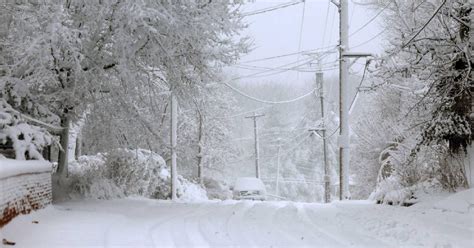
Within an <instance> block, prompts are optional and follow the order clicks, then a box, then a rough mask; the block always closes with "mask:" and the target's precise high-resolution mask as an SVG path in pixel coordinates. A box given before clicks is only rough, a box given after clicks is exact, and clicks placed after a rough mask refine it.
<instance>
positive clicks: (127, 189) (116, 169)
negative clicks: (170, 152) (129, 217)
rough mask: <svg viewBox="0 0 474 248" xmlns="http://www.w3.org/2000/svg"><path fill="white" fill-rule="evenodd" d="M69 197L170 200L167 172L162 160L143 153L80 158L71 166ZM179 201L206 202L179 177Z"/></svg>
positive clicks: (117, 152)
mask: <svg viewBox="0 0 474 248" xmlns="http://www.w3.org/2000/svg"><path fill="white" fill-rule="evenodd" d="M67 188H68V190H69V192H68V194H69V197H72V198H77V197H85V198H95V199H110V198H120V197H125V196H134V195H135V196H143V197H147V198H153V199H168V198H169V197H170V172H169V170H168V167H167V165H166V163H165V161H164V160H163V158H162V157H161V156H160V155H158V154H156V153H153V152H151V151H148V150H144V149H136V150H130V149H116V150H113V151H111V152H109V153H107V154H103V155H102V154H98V155H95V156H81V157H79V159H78V160H77V161H74V162H71V164H70V176H69V180H68V182H67ZM177 195H178V198H179V199H181V200H184V201H193V200H203V199H207V196H206V191H205V190H204V189H203V188H201V187H200V186H199V185H197V184H194V183H192V182H189V181H188V180H186V179H185V178H183V177H182V176H178V184H177Z"/></svg>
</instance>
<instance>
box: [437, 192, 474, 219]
mask: <svg viewBox="0 0 474 248" xmlns="http://www.w3.org/2000/svg"><path fill="white" fill-rule="evenodd" d="M435 208H438V209H442V210H446V211H454V212H460V213H468V212H474V188H473V189H467V190H463V191H461V192H458V193H456V194H454V195H451V196H449V197H447V198H446V199H444V200H442V201H440V202H438V203H437V204H435Z"/></svg>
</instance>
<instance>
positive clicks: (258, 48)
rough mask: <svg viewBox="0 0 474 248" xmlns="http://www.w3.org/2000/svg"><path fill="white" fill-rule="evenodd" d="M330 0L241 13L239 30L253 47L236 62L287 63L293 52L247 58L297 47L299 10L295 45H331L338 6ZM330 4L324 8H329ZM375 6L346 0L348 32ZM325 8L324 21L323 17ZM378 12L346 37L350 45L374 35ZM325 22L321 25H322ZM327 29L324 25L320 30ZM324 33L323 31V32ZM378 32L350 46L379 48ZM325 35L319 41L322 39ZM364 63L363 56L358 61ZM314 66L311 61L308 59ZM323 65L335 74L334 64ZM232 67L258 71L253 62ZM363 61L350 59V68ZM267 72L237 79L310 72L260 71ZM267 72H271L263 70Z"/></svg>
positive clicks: (265, 1)
mask: <svg viewBox="0 0 474 248" xmlns="http://www.w3.org/2000/svg"><path fill="white" fill-rule="evenodd" d="M288 2H290V1H289V0H286V1H270V0H256V1H255V2H250V3H247V4H245V5H244V6H243V7H242V12H243V13H245V12H251V11H255V10H260V9H265V8H268V7H273V6H276V5H280V4H282V3H288ZM329 2H330V0H306V3H305V4H303V3H301V4H297V5H293V6H289V7H286V8H281V9H278V10H275V11H269V12H265V13H261V14H257V15H251V16H246V17H245V18H244V21H245V22H246V23H248V24H249V27H248V28H247V30H245V32H244V34H245V35H248V36H249V37H250V38H251V39H252V40H253V46H252V47H253V50H252V51H251V52H250V53H249V54H247V55H245V56H243V57H242V59H241V60H240V63H241V64H244V65H251V66H260V67H278V66H282V65H285V64H288V63H292V62H296V61H297V60H298V56H296V55H295V56H288V57H282V58H277V59H272V60H264V61H259V62H252V63H249V62H247V61H251V60H255V59H260V58H266V57H271V56H277V55H281V54H288V53H295V52H298V51H299V49H298V48H299V42H300V30H301V22H302V14H303V6H304V7H305V10H304V12H305V13H304V21H303V29H302V39H301V48H300V51H304V50H312V49H318V48H321V47H327V46H329V45H334V46H335V45H336V44H337V43H338V37H339V21H338V20H339V17H338V13H337V8H336V6H334V4H332V3H329ZM328 5H329V12H327V10H328ZM378 11H379V10H373V9H370V8H369V7H368V6H364V5H358V4H354V2H353V1H350V2H349V21H350V22H349V25H350V27H349V34H351V33H353V32H354V31H356V30H358V29H359V28H360V27H362V26H363V25H364V24H366V23H367V22H369V21H370V19H372V18H373V17H374V16H375V15H377V13H378ZM326 13H327V15H328V16H327V22H326ZM381 18H382V17H381V15H380V16H379V17H377V18H376V19H375V20H373V21H372V22H371V23H370V24H368V25H367V26H366V27H365V28H363V29H361V30H360V31H358V32H357V33H356V34H354V35H352V36H350V37H349V44H350V46H351V47H352V46H355V45H359V44H361V43H364V42H365V41H367V40H370V39H371V38H373V37H375V36H377V35H378V34H379V33H380V32H381V30H382V29H381V27H380V25H379V24H378V23H379V22H380V20H381ZM325 24H326V27H325ZM325 29H326V31H325ZM324 33H325V35H324V37H323V34H324ZM382 37H383V35H379V36H377V37H376V38H375V39H373V40H371V41H370V42H367V43H366V44H364V45H362V46H360V47H357V48H355V49H354V51H364V52H371V53H379V52H380V51H381V50H382V49H381V45H380V43H381V38H382ZM323 39H324V42H323ZM336 56H337V53H334V54H332V55H331V56H330V57H328V58H326V59H325V60H324V61H323V63H327V62H331V61H335V60H336V58H337V57H336ZM305 59H308V57H307V56H305V55H301V56H300V57H299V60H300V63H304V60H305ZM300 63H295V64H292V65H289V66H285V68H287V67H291V66H295V65H298V64H300ZM362 63H363V62H362ZM237 67H238V66H237ZM313 67H314V65H313ZM324 67H331V68H333V70H331V71H327V72H326V74H325V77H326V78H327V77H331V76H337V73H338V69H337V67H334V66H331V65H329V64H326V65H323V68H324ZM302 68H304V69H310V66H309V65H307V66H303V67H302ZM234 69H235V72H236V73H237V74H238V75H240V76H244V75H250V74H254V73H256V72H259V71H258V70H256V68H254V69H253V70H247V69H241V68H236V67H234ZM362 69H363V66H360V65H357V64H356V65H354V66H353V67H352V70H353V71H355V72H362ZM266 74H267V73H263V74H260V75H258V76H257V77H248V78H245V79H241V80H240V81H241V82H246V83H247V82H248V83H258V82H261V81H267V82H268V81H278V82H287V83H293V82H305V81H308V80H312V79H314V73H313V72H300V73H299V75H297V72H295V71H291V72H284V73H278V74H275V75H271V76H268V77H267V76H263V75H266ZM268 74H270V73H268Z"/></svg>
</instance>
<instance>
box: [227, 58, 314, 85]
mask: <svg viewBox="0 0 474 248" xmlns="http://www.w3.org/2000/svg"><path fill="white" fill-rule="evenodd" d="M314 60H315V59H312V58H308V59H306V60H305V62H304V63H301V64H299V65H296V66H293V67H290V68H285V67H286V66H288V65H292V64H296V63H298V61H294V62H291V63H287V64H284V65H281V66H278V67H275V68H272V69H269V70H266V71H261V72H256V73H252V74H248V75H243V76H239V77H236V78H233V79H232V80H231V81H235V80H238V79H242V78H249V77H255V76H257V75H261V74H264V73H267V72H271V71H275V70H279V69H281V71H278V72H277V73H274V74H278V73H282V72H285V71H291V70H294V69H296V68H298V67H301V66H304V65H307V64H309V63H311V62H312V61H314ZM283 68H284V69H283ZM269 75H273V74H269ZM269 75H265V76H269Z"/></svg>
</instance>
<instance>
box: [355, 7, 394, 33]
mask: <svg viewBox="0 0 474 248" xmlns="http://www.w3.org/2000/svg"><path fill="white" fill-rule="evenodd" d="M389 5H390V2H389V3H388V4H387V5H385V7H383V8H382V9H381V10H380V11H379V12H377V14H376V15H374V16H373V17H372V18H370V20H369V21H367V22H366V23H365V24H364V25H362V26H361V27H359V28H358V29H357V30H356V31H354V32H352V33H351V34H349V37H351V36H353V35H354V34H357V33H358V32H359V31H361V30H362V29H364V28H365V27H367V25H369V24H370V23H372V22H373V21H374V20H375V19H377V17H378V16H379V15H380V14H382V12H383V11H384V10H385V9H386V8H387V7H388V6H389Z"/></svg>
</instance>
